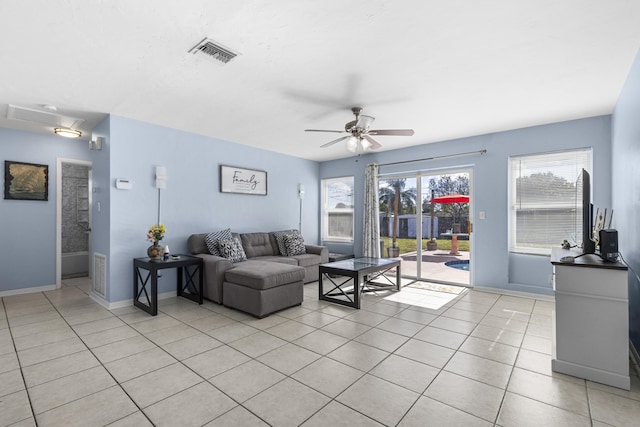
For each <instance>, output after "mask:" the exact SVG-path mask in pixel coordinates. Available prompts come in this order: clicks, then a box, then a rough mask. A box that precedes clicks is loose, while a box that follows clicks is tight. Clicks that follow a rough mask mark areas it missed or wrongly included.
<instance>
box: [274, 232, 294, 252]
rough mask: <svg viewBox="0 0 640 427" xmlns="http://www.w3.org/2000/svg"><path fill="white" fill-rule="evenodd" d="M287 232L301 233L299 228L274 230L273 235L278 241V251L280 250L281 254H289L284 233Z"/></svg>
mask: <svg viewBox="0 0 640 427" xmlns="http://www.w3.org/2000/svg"><path fill="white" fill-rule="evenodd" d="M285 234H298V235H299V234H300V231H298V230H284V231H274V232H273V236H274V237H275V238H276V243H277V244H278V251H280V255H284V256H287V248H285V246H284V235H285Z"/></svg>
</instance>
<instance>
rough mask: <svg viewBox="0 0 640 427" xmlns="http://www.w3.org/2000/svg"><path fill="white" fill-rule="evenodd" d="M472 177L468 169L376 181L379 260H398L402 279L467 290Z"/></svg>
mask: <svg viewBox="0 0 640 427" xmlns="http://www.w3.org/2000/svg"><path fill="white" fill-rule="evenodd" d="M470 177H471V171H470V170H460V171H451V170H447V171H446V172H438V171H429V172H419V173H412V174H400V175H393V176H381V177H379V201H380V239H381V240H382V241H383V242H384V254H383V256H386V257H391V258H397V257H399V258H401V259H402V275H403V276H404V277H407V278H415V279H418V280H427V281H431V282H438V283H450V284H460V285H465V286H469V285H470V283H471V281H470V274H471V273H470V272H471V262H470V253H471V245H470V243H471V239H470V238H471V233H470V231H471V230H470V222H469V212H471V210H470V203H471V200H470V196H469V195H470ZM444 196H446V197H444ZM449 196H458V197H449ZM432 200H434V201H436V202H433V203H432V202H431V201H432Z"/></svg>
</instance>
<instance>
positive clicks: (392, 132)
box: [369, 129, 415, 136]
mask: <svg viewBox="0 0 640 427" xmlns="http://www.w3.org/2000/svg"><path fill="white" fill-rule="evenodd" d="M414 133H415V132H414V131H413V129H378V130H370V131H369V135H395V136H413V134H414Z"/></svg>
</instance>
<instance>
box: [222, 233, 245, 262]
mask: <svg viewBox="0 0 640 427" xmlns="http://www.w3.org/2000/svg"><path fill="white" fill-rule="evenodd" d="M218 248H219V250H220V254H221V255H222V256H223V257H225V258H226V259H228V260H229V261H231V262H233V263H236V262H241V261H246V260H247V254H245V252H244V248H243V247H242V243H240V239H238V238H237V237H233V238H231V239H225V240H220V241H218Z"/></svg>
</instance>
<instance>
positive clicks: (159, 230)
mask: <svg viewBox="0 0 640 427" xmlns="http://www.w3.org/2000/svg"><path fill="white" fill-rule="evenodd" d="M166 232H167V230H166V228H164V224H154V225H152V226H151V227H150V228H149V231H148V232H147V240H148V241H150V242H152V243H154V244H158V242H159V241H160V240H162V238H163V237H164V233H166Z"/></svg>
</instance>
